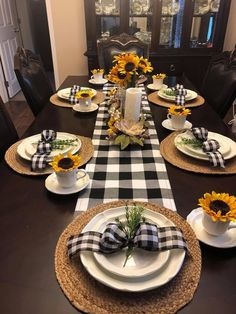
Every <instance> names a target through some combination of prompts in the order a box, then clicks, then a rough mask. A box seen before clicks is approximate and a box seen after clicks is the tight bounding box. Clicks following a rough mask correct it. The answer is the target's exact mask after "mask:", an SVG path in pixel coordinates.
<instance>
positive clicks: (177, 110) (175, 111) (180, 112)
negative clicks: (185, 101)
mask: <svg viewBox="0 0 236 314" xmlns="http://www.w3.org/2000/svg"><path fill="white" fill-rule="evenodd" d="M168 112H169V114H171V115H174V116H187V115H189V114H191V110H190V109H187V108H185V107H184V106H176V105H172V106H170V108H169V109H168Z"/></svg>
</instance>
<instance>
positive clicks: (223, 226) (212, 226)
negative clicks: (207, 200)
mask: <svg viewBox="0 0 236 314" xmlns="http://www.w3.org/2000/svg"><path fill="white" fill-rule="evenodd" d="M202 225H203V228H204V229H205V231H206V232H207V233H209V234H211V235H213V236H220V235H222V234H224V233H225V232H226V231H227V230H228V229H231V228H236V223H233V222H231V221H226V222H223V221H220V220H218V221H213V220H212V219H211V217H210V216H209V215H208V214H207V213H205V212H203V216H202Z"/></svg>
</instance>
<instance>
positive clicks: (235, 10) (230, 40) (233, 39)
mask: <svg viewBox="0 0 236 314" xmlns="http://www.w3.org/2000/svg"><path fill="white" fill-rule="evenodd" d="M235 45H236V0H231V7H230V13H229V19H228V25H227V30H226V35H225V42H224V51H225V50H229V51H230V50H233V48H234V46H235Z"/></svg>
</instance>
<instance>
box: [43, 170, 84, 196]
mask: <svg viewBox="0 0 236 314" xmlns="http://www.w3.org/2000/svg"><path fill="white" fill-rule="evenodd" d="M85 173H86V172H85V170H83V169H79V171H78V174H77V177H78V179H77V181H76V184H75V185H74V186H72V187H70V188H63V187H61V186H60V185H59V184H58V182H57V177H56V174H55V172H54V173H52V174H50V175H49V176H48V177H47V179H46V180H45V187H46V189H47V190H48V191H50V192H52V193H56V194H73V193H77V192H79V191H81V190H83V189H84V188H86V186H87V185H88V184H89V175H88V174H87V173H86V175H85V176H83V175H84V174H85ZM81 176H83V177H81ZM80 177H81V178H80Z"/></svg>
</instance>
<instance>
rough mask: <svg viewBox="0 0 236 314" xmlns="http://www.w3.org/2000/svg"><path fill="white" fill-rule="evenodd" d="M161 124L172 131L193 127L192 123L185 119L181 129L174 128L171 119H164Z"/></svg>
mask: <svg viewBox="0 0 236 314" xmlns="http://www.w3.org/2000/svg"><path fill="white" fill-rule="evenodd" d="M161 124H162V126H163V127H164V128H166V129H168V130H171V131H177V130H182V129H191V127H192V123H191V122H189V121H185V123H184V127H183V128H181V129H174V128H173V127H172V125H171V122H170V120H169V119H166V120H164V121H162V123H161Z"/></svg>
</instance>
